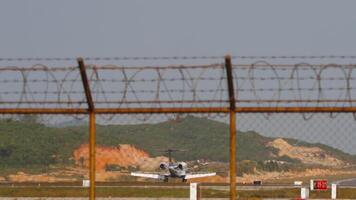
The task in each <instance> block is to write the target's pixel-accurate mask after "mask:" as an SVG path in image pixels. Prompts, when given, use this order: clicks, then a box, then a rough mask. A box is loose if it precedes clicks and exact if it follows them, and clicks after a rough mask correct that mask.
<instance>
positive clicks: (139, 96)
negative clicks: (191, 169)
mask: <svg viewBox="0 0 356 200" xmlns="http://www.w3.org/2000/svg"><path fill="white" fill-rule="evenodd" d="M224 58H225V57H224V56H180V57H179V56H174V57H165V56H160V57H87V58H84V61H85V62H86V65H85V69H86V74H87V77H88V84H89V86H90V94H91V95H92V100H93V104H94V105H95V109H94V112H95V114H96V115H97V116H98V119H97V120H96V121H97V123H98V124H101V125H107V124H121V125H127V124H158V123H161V122H166V121H177V122H179V121H180V120H181V119H185V118H187V117H189V116H195V117H198V118H207V119H210V120H213V121H217V122H222V123H223V124H229V123H230V122H229V109H230V99H229V88H228V85H227V81H228V77H227V75H226V63H224V62H223V59H224ZM231 58H232V61H233V64H232V66H231V69H232V80H233V84H234V87H235V88H234V93H235V95H234V97H235V99H236V110H234V111H235V112H237V120H236V123H237V127H238V131H239V132H241V133H238V134H243V132H250V131H254V132H256V133H258V134H260V135H262V136H263V137H270V138H273V140H269V139H268V144H267V142H266V143H264V144H265V145H270V146H271V145H272V146H273V145H275V146H274V147H275V148H277V149H278V148H280V152H282V147H281V146H280V145H283V144H284V145H287V144H285V143H283V142H282V143H281V141H280V140H277V141H275V140H276V139H278V138H284V139H285V140H286V141H288V140H287V139H295V140H296V141H293V142H294V143H293V142H291V141H289V142H290V143H291V144H290V146H288V145H287V146H286V148H287V150H288V148H289V150H290V151H292V150H293V151H296V153H294V154H293V155H291V154H287V153H285V154H284V155H287V156H288V155H289V156H292V157H293V156H295V157H293V159H299V158H300V157H298V155H302V154H306V153H308V152H309V153H314V154H315V155H319V154H318V153H320V151H316V150H315V149H314V150H315V151H313V150H312V149H297V148H296V147H297V146H298V145H300V144H304V142H308V143H321V144H325V145H329V146H331V147H332V148H334V150H335V151H336V150H341V151H343V152H345V153H348V154H352V155H354V154H355V153H356V152H355V151H354V148H353V146H354V145H355V144H354V142H353V141H354V138H355V136H354V133H353V130H354V128H353V127H354V126H355V124H356V123H355V120H356V115H355V112H356V109H355V108H356V107H355V103H356V94H355V90H356V87H355V85H356V72H354V71H355V68H356V64H353V60H354V59H355V58H356V56H336V55H330V56H231ZM76 60H77V59H76V58H0V65H2V64H1V63H7V65H5V66H4V65H3V66H2V67H0V113H2V118H21V117H22V115H23V114H38V115H39V116H42V117H39V118H40V121H41V123H43V124H46V125H50V126H57V127H58V126H62V124H66V123H68V122H70V121H72V120H73V118H74V119H76V120H78V122H80V123H84V124H87V123H88V118H87V114H88V112H89V111H88V99H87V96H86V91H85V88H83V82H82V81H83V80H82V76H81V74H80V71H79V70H78V66H77V65H75V64H73V63H72V62H75V61H76ZM235 60H236V61H235ZM127 61H130V62H131V61H133V62H132V63H133V64H132V65H130V64H128V63H130V62H128V63H125V64H120V63H121V62H127ZM148 61H149V62H153V63H155V62H157V63H159V62H162V61H163V62H167V63H169V62H172V63H174V64H163V65H159V64H157V65H155V64H152V65H151V64H150V65H142V64H137V63H140V62H144V63H146V62H148ZM22 62H26V63H31V64H30V65H28V66H24V65H23V64H21V63H22ZM37 62H43V63H51V62H59V63H60V64H62V62H69V63H71V64H69V65H68V64H67V65H64V66H57V65H56V66H55V65H52V64H33V63H37ZM96 62H99V64H96ZM107 62H109V63H107ZM117 62H119V64H117ZM180 62H182V63H184V64H179V63H180ZM12 63H16V64H15V65H12ZM113 63H114V64H113ZM189 63H193V64H189ZM291 112H292V113H291ZM320 112H322V113H320ZM15 114H16V115H15ZM57 114H61V115H57ZM68 117H69V118H68ZM173 132H174V131H173ZM240 136H241V135H240ZM100 137H101V136H100V135H98V138H99V140H100ZM225 139H226V138H225ZM167 141H168V143H174V137H172V138H168V140H167ZM237 141H239V135H238V138H237ZM266 141H267V140H266ZM274 141H275V142H274ZM278 142H279V143H278ZM169 145H170V144H167V147H168V146H169ZM239 145H241V144H239V142H238V144H237V148H239ZM278 145H279V146H278ZM191 148H192V149H194V148H193V147H191ZM320 148H321V147H320ZM284 150H285V149H284ZM283 152H284V151H283ZM338 153H339V152H338ZM320 155H321V154H320ZM275 156H276V159H277V157H278V156H283V155H282V154H281V155H278V154H276V155H275ZM333 156H335V155H334V154H331V153H330V152H327V153H325V157H326V158H330V157H333ZM333 158H334V157H333ZM88 159H89V157H88ZM237 159H238V162H241V161H243V160H246V159H248V158H246V157H243V158H239V151H237ZM300 159H302V158H300ZM303 159H306V161H308V162H312V161H310V159H311V158H303ZM308 159H309V160H308ZM335 159H338V160H337V162H339V160H340V163H341V161H342V160H341V158H339V157H335ZM277 160H278V159H277ZM314 161H315V160H314ZM329 161H330V160H329ZM334 161H335V160H334ZM88 162H89V161H88ZM315 162H319V164H320V163H322V161H320V160H316V161H315ZM335 162H336V161H335ZM342 163H343V165H346V161H342ZM309 164H310V163H309ZM349 164H350V165H352V163H349ZM321 166H322V165H321ZM324 167H325V166H324ZM237 170H240V169H239V168H238V169H237ZM329 172H330V171H329ZM227 174H228V172H227ZM242 174H243V173H242ZM240 175H241V174H240ZM319 175H320V174H319ZM319 175H318V176H319ZM247 177H248V176H247ZM252 177H253V176H252ZM224 180H225V181H226V180H227V179H224ZM245 180H249V179H248V178H246V177H245V179H241V180H240V179H239V178H238V180H237V181H241V182H243V181H245Z"/></svg>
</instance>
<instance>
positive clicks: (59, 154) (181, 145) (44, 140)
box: [0, 116, 354, 169]
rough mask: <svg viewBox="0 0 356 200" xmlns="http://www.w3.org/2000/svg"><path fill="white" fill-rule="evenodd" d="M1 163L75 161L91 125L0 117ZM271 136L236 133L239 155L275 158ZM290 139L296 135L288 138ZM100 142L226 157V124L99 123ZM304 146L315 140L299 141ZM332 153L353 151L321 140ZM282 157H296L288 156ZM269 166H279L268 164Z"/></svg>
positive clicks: (188, 156)
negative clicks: (74, 152)
mask: <svg viewBox="0 0 356 200" xmlns="http://www.w3.org/2000/svg"><path fill="white" fill-rule="evenodd" d="M0 133H1V134H0V168H23V167H30V166H32V167H36V166H40V167H48V166H50V165H71V164H73V160H72V153H73V151H74V150H75V149H76V148H78V147H79V146H80V145H81V144H83V143H87V142H88V128H87V126H83V125H81V126H71V127H60V128H58V127H48V126H45V125H42V124H38V123H36V121H33V120H22V121H14V120H2V121H0ZM272 140H273V138H268V137H264V136H261V135H260V134H258V133H256V132H253V131H248V132H238V133H237V160H238V161H243V160H251V161H254V163H256V167H261V164H258V163H262V161H266V160H272V159H276V158H275V157H272V156H271V155H272V154H273V153H276V151H278V150H277V149H274V148H273V147H268V146H267V145H266V144H267V143H268V142H270V141H272ZM288 141H290V142H291V143H292V142H295V141H294V140H290V139H289V140H288ZM97 144H98V145H102V146H117V145H118V144H132V145H134V146H136V147H138V148H140V149H143V150H145V151H147V152H148V153H150V154H151V155H152V156H158V155H162V154H163V153H162V152H161V150H165V149H168V148H171V149H182V150H186V151H184V152H177V153H175V154H174V155H173V156H174V158H175V159H177V160H198V159H205V160H212V161H221V162H227V161H228V152H229V131H228V125H227V124H224V123H221V122H217V121H213V120H209V119H206V118H197V117H192V116H188V117H186V118H183V119H180V120H179V121H177V120H175V121H166V122H161V123H157V124H140V125H107V126H102V125H98V126H97ZM299 145H303V146H314V144H308V143H300V142H299ZM317 146H318V147H320V148H322V149H324V150H326V151H327V152H329V153H331V154H332V155H335V156H337V157H338V158H341V159H344V160H354V157H353V156H351V155H349V154H346V153H343V152H342V151H339V150H336V149H334V148H331V147H329V146H326V145H321V144H317ZM279 160H284V161H287V162H291V163H293V162H298V161H297V160H293V159H291V158H289V157H281V158H279ZM269 165H270V166H267V168H271V169H272V168H275V167H273V166H272V165H274V163H271V164H269Z"/></svg>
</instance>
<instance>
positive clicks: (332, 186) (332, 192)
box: [331, 184, 337, 199]
mask: <svg viewBox="0 0 356 200" xmlns="http://www.w3.org/2000/svg"><path fill="white" fill-rule="evenodd" d="M336 187H337V186H336V184H331V199H336Z"/></svg>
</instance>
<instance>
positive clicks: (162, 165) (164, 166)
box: [159, 163, 168, 169]
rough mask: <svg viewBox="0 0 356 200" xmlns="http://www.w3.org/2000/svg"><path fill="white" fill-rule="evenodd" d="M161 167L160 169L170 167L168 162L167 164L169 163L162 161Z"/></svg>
mask: <svg viewBox="0 0 356 200" xmlns="http://www.w3.org/2000/svg"><path fill="white" fill-rule="evenodd" d="M159 168H160V169H168V164H167V163H161V164H160V165H159Z"/></svg>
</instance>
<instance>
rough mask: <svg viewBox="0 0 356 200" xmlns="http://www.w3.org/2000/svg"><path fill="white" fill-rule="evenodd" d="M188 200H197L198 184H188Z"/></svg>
mask: <svg viewBox="0 0 356 200" xmlns="http://www.w3.org/2000/svg"><path fill="white" fill-rule="evenodd" d="M190 200H198V183H190Z"/></svg>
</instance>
